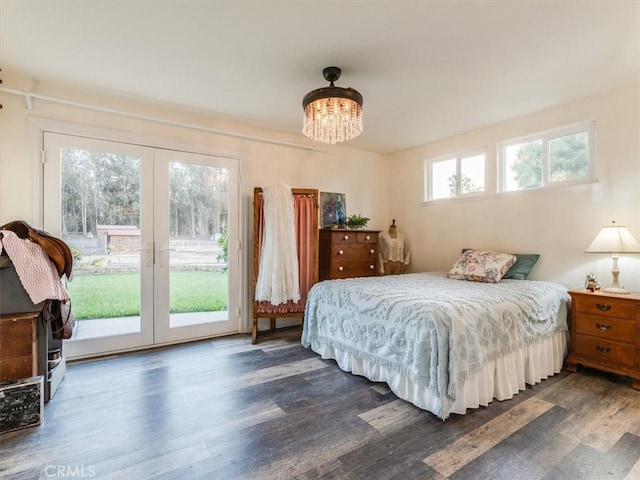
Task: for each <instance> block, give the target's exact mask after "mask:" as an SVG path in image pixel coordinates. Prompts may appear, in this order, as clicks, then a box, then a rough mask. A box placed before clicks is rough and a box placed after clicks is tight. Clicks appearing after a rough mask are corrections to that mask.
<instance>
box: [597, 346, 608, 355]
mask: <svg viewBox="0 0 640 480" xmlns="http://www.w3.org/2000/svg"><path fill="white" fill-rule="evenodd" d="M596 350H597V351H599V352H600V353H609V352H610V351H611V347H603V346H602V345H596Z"/></svg>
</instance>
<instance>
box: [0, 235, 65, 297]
mask: <svg viewBox="0 0 640 480" xmlns="http://www.w3.org/2000/svg"><path fill="white" fill-rule="evenodd" d="M0 233H2V238H0V253H2V250H3V249H4V250H6V252H7V255H8V256H9V258H10V259H11V262H13V266H14V267H15V269H16V274H17V275H18V278H19V279H20V283H22V286H23V287H24V289H25V290H26V292H27V293H28V294H29V298H30V299H31V301H32V302H33V303H35V304H38V303H40V302H43V301H45V300H47V299H54V300H68V299H69V294H68V293H67V290H66V288H64V285H63V284H62V281H61V280H60V276H59V275H58V271H57V270H56V267H55V265H54V264H53V262H52V261H51V259H50V258H49V256H48V255H47V254H46V253H45V251H44V250H43V249H42V247H41V246H40V245H38V244H37V243H34V242H32V241H30V240H24V239H22V238H20V237H18V236H17V235H16V234H15V233H14V232H12V231H11V230H2V231H1V232H0Z"/></svg>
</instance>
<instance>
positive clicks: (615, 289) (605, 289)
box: [602, 287, 629, 294]
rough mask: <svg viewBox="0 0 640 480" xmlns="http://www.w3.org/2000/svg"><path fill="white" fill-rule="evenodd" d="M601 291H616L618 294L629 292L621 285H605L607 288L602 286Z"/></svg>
mask: <svg viewBox="0 0 640 480" xmlns="http://www.w3.org/2000/svg"><path fill="white" fill-rule="evenodd" d="M602 291H603V292H606V293H618V294H622V293H629V290H625V289H624V288H622V287H620V288H618V287H607V288H603V289H602Z"/></svg>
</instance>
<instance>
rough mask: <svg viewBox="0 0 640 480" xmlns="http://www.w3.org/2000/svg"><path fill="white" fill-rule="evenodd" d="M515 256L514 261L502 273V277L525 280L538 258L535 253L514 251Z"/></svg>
mask: <svg viewBox="0 0 640 480" xmlns="http://www.w3.org/2000/svg"><path fill="white" fill-rule="evenodd" d="M514 255H515V256H516V257H517V260H516V263H514V264H513V266H512V267H511V268H510V269H509V271H508V272H507V273H505V274H504V277H502V278H511V279H514V280H526V279H527V277H528V276H529V273H530V272H531V269H532V268H533V266H534V265H535V264H536V262H537V261H538V258H540V255H538V254H537V253H514Z"/></svg>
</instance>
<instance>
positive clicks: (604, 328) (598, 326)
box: [596, 323, 611, 332]
mask: <svg viewBox="0 0 640 480" xmlns="http://www.w3.org/2000/svg"><path fill="white" fill-rule="evenodd" d="M596 328H599V329H600V330H602V331H603V332H606V331H607V330H611V325H603V324H601V323H596Z"/></svg>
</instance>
